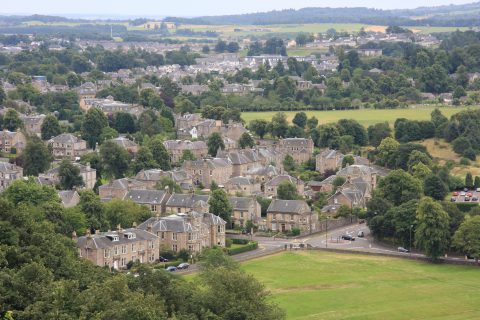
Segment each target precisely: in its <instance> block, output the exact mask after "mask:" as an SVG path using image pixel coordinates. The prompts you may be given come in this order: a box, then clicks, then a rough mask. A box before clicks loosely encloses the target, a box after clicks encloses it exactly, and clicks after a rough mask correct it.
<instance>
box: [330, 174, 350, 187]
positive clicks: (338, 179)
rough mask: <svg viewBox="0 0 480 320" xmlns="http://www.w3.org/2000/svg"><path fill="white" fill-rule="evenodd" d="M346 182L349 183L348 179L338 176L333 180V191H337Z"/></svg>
mask: <svg viewBox="0 0 480 320" xmlns="http://www.w3.org/2000/svg"><path fill="white" fill-rule="evenodd" d="M346 181H347V179H345V178H344V177H342V176H337V177H335V179H333V182H332V185H333V189H334V190H335V189H337V188H338V187H340V186H343V185H344V184H345V182H346Z"/></svg>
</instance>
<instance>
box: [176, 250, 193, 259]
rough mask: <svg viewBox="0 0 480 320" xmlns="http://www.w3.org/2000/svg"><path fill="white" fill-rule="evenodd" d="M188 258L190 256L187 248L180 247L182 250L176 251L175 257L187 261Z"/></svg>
mask: <svg viewBox="0 0 480 320" xmlns="http://www.w3.org/2000/svg"><path fill="white" fill-rule="evenodd" d="M188 258H190V254H189V253H188V251H187V250H185V249H182V250H180V251H178V253H177V259H179V260H182V261H188Z"/></svg>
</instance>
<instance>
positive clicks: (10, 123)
mask: <svg viewBox="0 0 480 320" xmlns="http://www.w3.org/2000/svg"><path fill="white" fill-rule="evenodd" d="M3 127H4V128H5V129H7V130H9V131H15V130H17V129H19V128H22V127H23V122H22V119H20V116H19V115H18V112H17V111H15V110H13V109H8V110H7V112H6V113H5V115H4V116H3Z"/></svg>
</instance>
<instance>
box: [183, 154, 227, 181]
mask: <svg viewBox="0 0 480 320" xmlns="http://www.w3.org/2000/svg"><path fill="white" fill-rule="evenodd" d="M183 169H184V170H185V171H186V172H187V174H188V175H189V176H190V177H192V180H193V183H194V184H195V185H197V186H199V185H202V186H204V187H205V188H210V185H211V184H212V181H215V182H216V183H217V184H218V185H224V184H225V183H226V182H227V181H228V179H229V178H230V177H231V176H232V163H231V162H230V160H228V159H222V158H206V159H202V160H195V161H185V162H184V163H183Z"/></svg>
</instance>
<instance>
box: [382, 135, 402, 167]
mask: <svg viewBox="0 0 480 320" xmlns="http://www.w3.org/2000/svg"><path fill="white" fill-rule="evenodd" d="M399 147H400V143H398V141H397V140H395V139H393V138H390V137H388V138H385V139H383V140H382V142H380V145H379V146H378V148H377V151H378V155H377V164H379V165H381V166H386V167H389V168H392V167H394V166H395V155H396V154H397V151H398V149H399Z"/></svg>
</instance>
